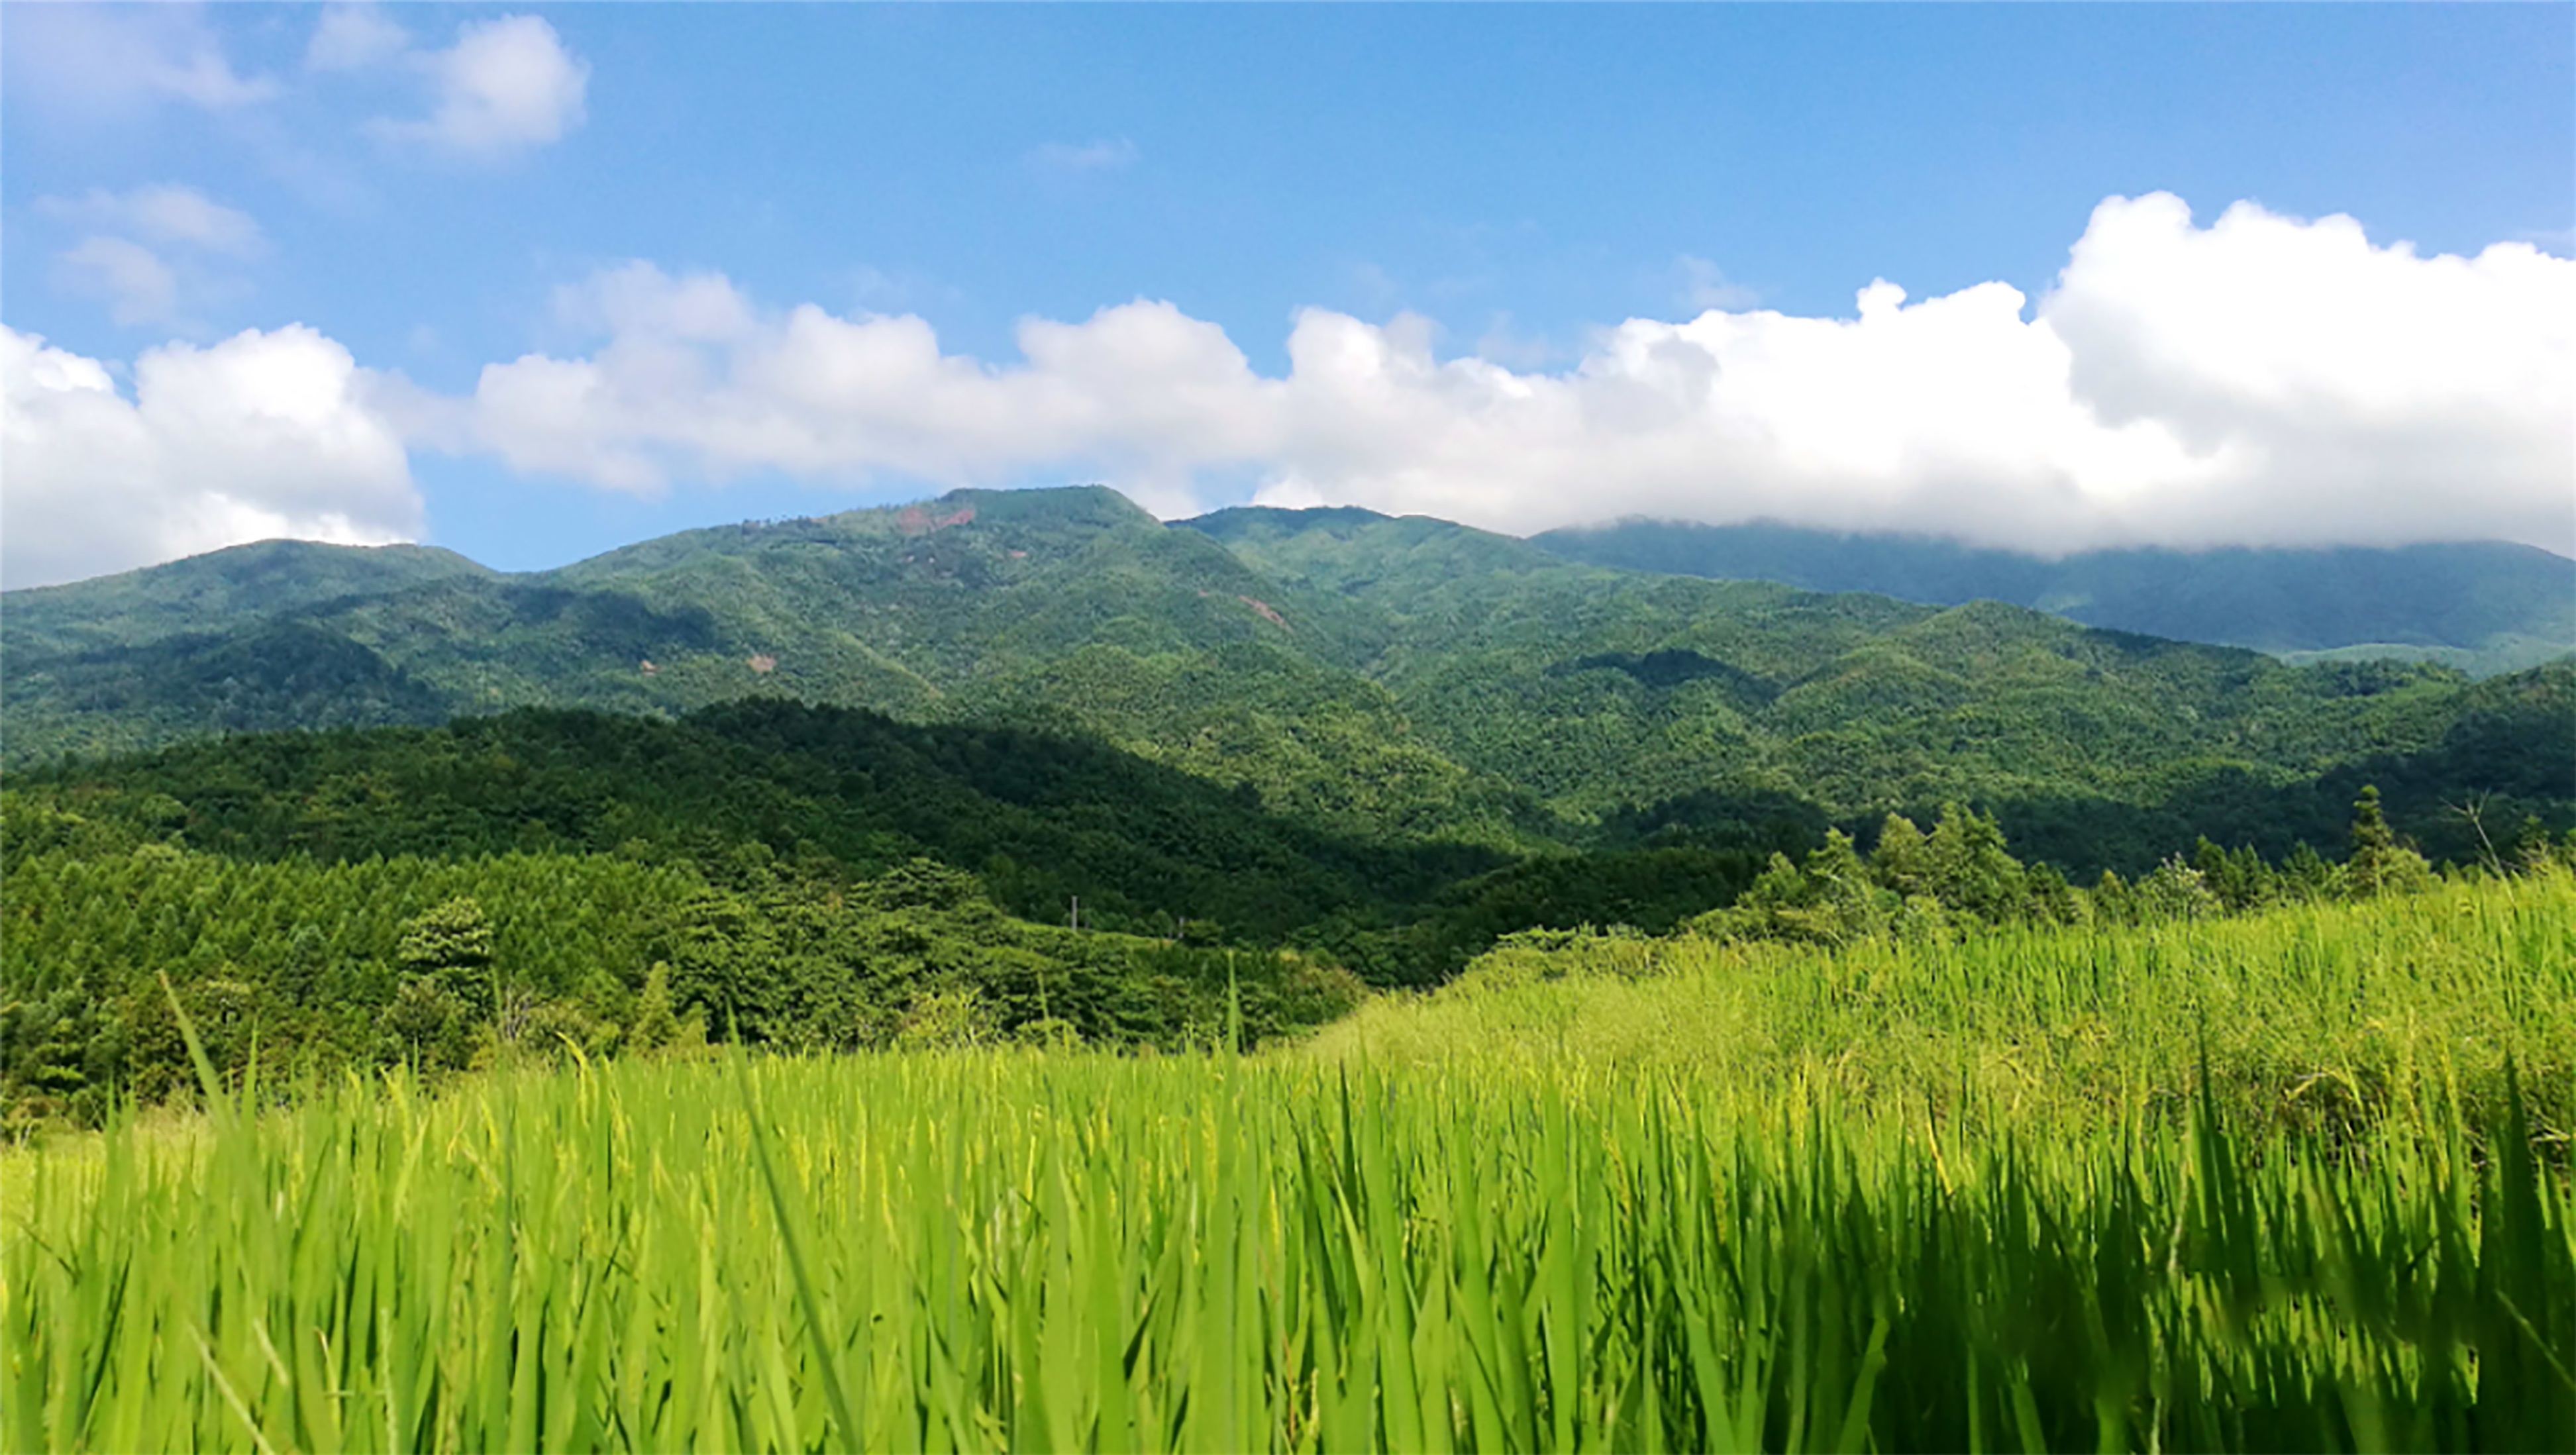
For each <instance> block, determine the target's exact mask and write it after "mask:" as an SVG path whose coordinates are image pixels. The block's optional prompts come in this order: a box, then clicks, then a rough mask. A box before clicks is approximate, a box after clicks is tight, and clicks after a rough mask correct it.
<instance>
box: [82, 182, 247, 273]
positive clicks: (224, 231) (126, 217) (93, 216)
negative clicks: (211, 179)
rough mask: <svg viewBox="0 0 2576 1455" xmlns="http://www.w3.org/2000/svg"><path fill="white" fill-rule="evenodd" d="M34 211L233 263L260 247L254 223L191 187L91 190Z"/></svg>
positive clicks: (168, 186) (159, 186) (244, 213)
mask: <svg viewBox="0 0 2576 1455" xmlns="http://www.w3.org/2000/svg"><path fill="white" fill-rule="evenodd" d="M36 210H37V211H38V212H40V213H42V214H44V215H45V216H47V217H58V218H62V219H64V220H66V221H70V222H77V223H81V224H83V225H85V226H89V227H95V228H104V229H108V230H112V231H116V232H122V233H125V234H127V235H129V236H133V237H140V238H145V239H148V240H150V241H152V242H158V243H182V244H186V245H187V246H190V247H197V248H203V249H205V250H206V251H208V252H215V253H224V254H227V255H230V256H233V257H248V256H250V255H252V254H255V253H257V252H259V251H260V249H261V248H262V246H263V245H264V240H263V238H262V237H261V235H260V230H259V223H258V222H256V221H254V220H253V219H252V217H251V215H250V214H249V213H247V212H243V211H241V210H239V209H238V208H232V207H226V206H225V205H223V204H222V203H220V202H217V201H215V200H214V199H212V198H210V197H208V196H207V195H206V194H205V193H203V192H200V191H198V190H197V189H196V188H194V187H181V186H175V185H171V184H168V183H163V184H160V185H156V186H150V187H137V188H135V189H134V190H133V191H131V192H109V191H105V190H103V189H93V190H91V191H90V192H89V193H87V194H86V195H84V196H80V197H39V198H37V199H36Z"/></svg>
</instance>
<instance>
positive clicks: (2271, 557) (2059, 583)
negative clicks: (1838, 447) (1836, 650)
mask: <svg viewBox="0 0 2576 1455" xmlns="http://www.w3.org/2000/svg"><path fill="white" fill-rule="evenodd" d="M1531 542H1532V544H1534V545H1536V546H1538V547H1540V548H1541V549H1544V550H1548V551H1552V552H1554V553H1556V554H1559V555H1562V556H1564V557H1566V558H1567V559H1569V560H1579V561H1583V562H1586V563H1588V564H1594V565H1610V566H1618V567H1624V568H1626V569H1631V570H1645V571H1655V572H1660V573H1664V574H1673V575H1687V576H1698V577H1703V578H1708V579H1760V580H1772V581H1780V582H1784V583H1786V584H1790V585H1796V586H1801V587H1804V588H1807V589H1810V590H1819V591H1854V590H1860V591H1876V592H1880V593H1883V594H1886V595H1891V596H1895V597H1898V598H1899V599H1902V600H1910V601H1920V602H1925V603H1927V604H1933V605H1956V604H1959V603H1962V602H1965V601H1970V600H1976V599H1988V600H1996V601H2004V602H2008V603H2010V604H2013V605H2016V606H2025V607H2029V608H2031V609H2033V610H2038V611H2045V612H2048V613H2050V614H2052V615H2057V616H2064V617H2066V618H2067V619H2069V620H2072V621H2079V622H2082V623H2084V624H2085V625H2087V626H2098V627H2107V628H2113V629H2118V630H2126V631H2135V632H2141V633H2144V634H2146V635H2150V636H2160V637H2168V638H2172V639H2175V640H2181V641H2199V642H2208V643H2212V644H2215V645H2224V646H2243V647H2250V648H2253V649H2255V650H2257V651H2262V652H2266V653H2269V654H2272V655H2276V656H2282V657H2284V658H2285V659H2295V660H2316V659H2320V658H2326V659H2344V660H2351V659H2356V658H2359V657H2362V656H2365V655H2368V656H2373V657H2399V658H2412V659H2415V660H2427V661H2439V662H2442V663H2444V664H2445V665H2451V666H2457V667H2461V668H2463V669H2465V670H2470V671H2472V672H2478V673H2481V674H2484V673H2492V672H2497V671H2511V670H2516V669H2519V668H2522V667H2529V666H2536V665H2538V664H2539V663H2541V662H2543V661H2547V660H2550V659H2551V658H2554V657H2558V656H2563V655H2566V654H2567V653H2569V652H2576V560H2569V559H2567V558H2566V557H2563V556H2559V555H2557V554H2555V553H2553V552H2550V551H2545V550H2542V549H2541V548H2539V547H2537V546H2526V545H2517V544H2514V543H2511V542H2503V541H2461V542H2435V543H2427V544H2418V545H2409V546H2395V547H2378V548H2373V547H2270V548H2258V547H2243V546H2223V547H2213V548H2210V549H2207V550H2201V551H2184V550H2176V549H2170V548H2163V547H2140V548H2124V549H2114V550H2097V551H2084V552H2075V553H2071V554H2069V555H2066V556H2063V557H2058V558H2054V559H2051V558H2046V557H2041V556H2036V555H2030V554H2025V553H2021V552H2014V551H2006V550H1998V549H1993V548H1986V547H1975V546H1969V545H1965V544H1962V543H1960V542H1957V541H1952V540H1947V539H1943V538H1941V537H1936V536H1921V535H1907V534H1898V533H1869V532H1839V531H1825V530H1815V529H1809V528H1805V527H1799V526H1790V525H1785V524H1781V523H1778V522H1770V521H1758V522H1752V523H1749V524H1743V525H1732V526H1711V525H1702V524H1696V523H1692V522H1686V521H1666V520H1651V519H1642V518H1632V519H1627V520H1621V521H1616V522H1612V523H1609V524H1606V525H1599V526H1586V527H1574V528H1570V529H1565V530H1556V531H1549V532H1545V533H1543V534H1541V535H1538V536H1534V537H1532V538H1531ZM2329 654H2332V656H2331V657H2329Z"/></svg>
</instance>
